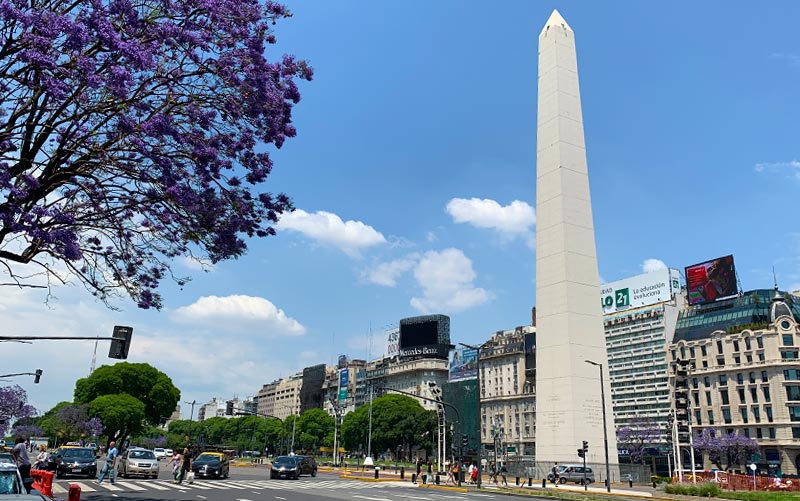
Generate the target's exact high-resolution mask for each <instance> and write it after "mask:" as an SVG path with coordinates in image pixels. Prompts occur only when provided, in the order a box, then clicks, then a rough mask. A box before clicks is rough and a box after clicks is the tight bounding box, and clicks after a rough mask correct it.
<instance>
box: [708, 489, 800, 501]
mask: <svg viewBox="0 0 800 501" xmlns="http://www.w3.org/2000/svg"><path fill="white" fill-rule="evenodd" d="M717 497H720V498H723V499H739V500H741V501H798V500H800V492H760V491H750V492H748V491H723V492H722V493H720V494H719V495H718V496H717Z"/></svg>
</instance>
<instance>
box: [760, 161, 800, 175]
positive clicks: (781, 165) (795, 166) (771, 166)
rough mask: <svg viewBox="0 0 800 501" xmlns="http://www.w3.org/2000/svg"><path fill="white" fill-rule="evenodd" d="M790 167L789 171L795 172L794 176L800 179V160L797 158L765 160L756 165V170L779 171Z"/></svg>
mask: <svg viewBox="0 0 800 501" xmlns="http://www.w3.org/2000/svg"><path fill="white" fill-rule="evenodd" d="M786 169H789V172H791V173H793V174H794V177H795V178H796V179H798V180H800V161H798V160H797V159H795V160H790V161H788V162H772V163H770V162H763V163H758V164H756V166H755V170H756V172H778V171H781V172H783V171H785V170H786Z"/></svg>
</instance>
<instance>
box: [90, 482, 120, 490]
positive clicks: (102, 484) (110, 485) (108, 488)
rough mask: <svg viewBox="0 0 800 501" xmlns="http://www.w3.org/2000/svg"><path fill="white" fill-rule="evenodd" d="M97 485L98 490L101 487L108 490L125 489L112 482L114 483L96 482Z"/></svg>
mask: <svg viewBox="0 0 800 501" xmlns="http://www.w3.org/2000/svg"><path fill="white" fill-rule="evenodd" d="M95 485H97V490H100V489H105V490H107V491H121V490H123V489H120V488H119V487H117V486H116V485H115V484H112V483H107V484H104V483H99V484H95Z"/></svg>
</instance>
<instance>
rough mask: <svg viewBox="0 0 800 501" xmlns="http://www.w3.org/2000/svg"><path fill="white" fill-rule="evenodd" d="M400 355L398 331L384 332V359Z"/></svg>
mask: <svg viewBox="0 0 800 501" xmlns="http://www.w3.org/2000/svg"><path fill="white" fill-rule="evenodd" d="M399 354H400V329H392V330H389V331H386V351H385V352H384V356H385V357H386V358H392V357H396V356H397V355H399Z"/></svg>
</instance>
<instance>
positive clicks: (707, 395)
mask: <svg viewBox="0 0 800 501" xmlns="http://www.w3.org/2000/svg"><path fill="white" fill-rule="evenodd" d="M706 405H711V392H710V391H707V392H706Z"/></svg>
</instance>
